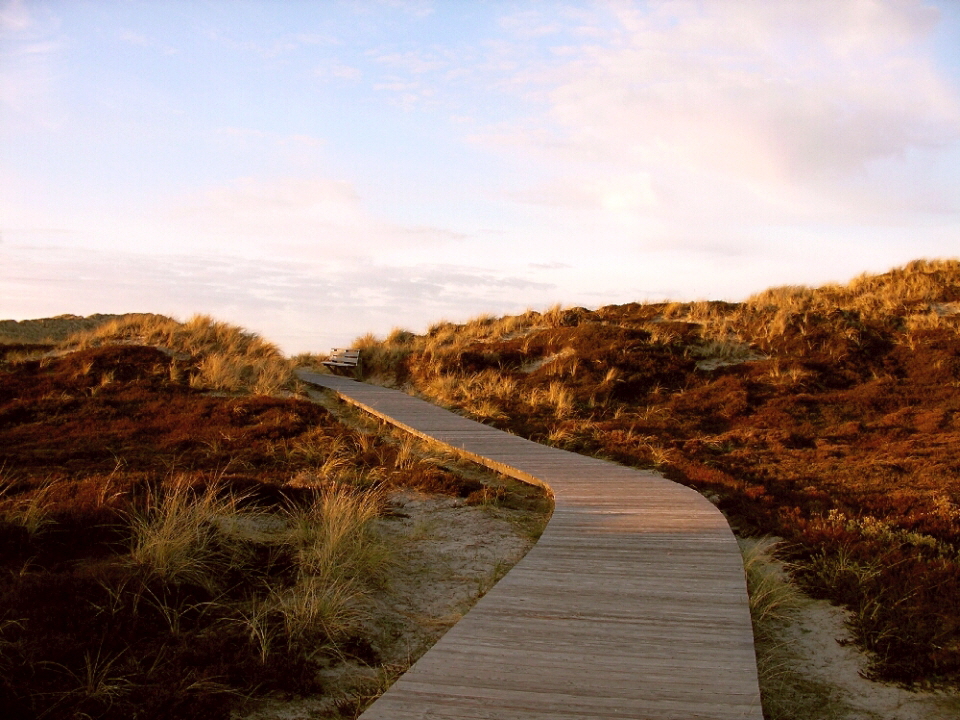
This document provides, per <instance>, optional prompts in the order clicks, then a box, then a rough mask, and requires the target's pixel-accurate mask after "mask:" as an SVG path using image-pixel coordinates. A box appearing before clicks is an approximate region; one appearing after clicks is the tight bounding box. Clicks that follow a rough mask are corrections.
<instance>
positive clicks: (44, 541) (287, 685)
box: [0, 324, 483, 720]
mask: <svg viewBox="0 0 960 720" xmlns="http://www.w3.org/2000/svg"><path fill="white" fill-rule="evenodd" d="M202 325H203V324H202ZM167 327H170V326H167ZM211 332H213V331H212V330H211ZM208 340H209V338H208ZM177 362H178V361H177V360H176V359H175V358H174V357H172V356H171V354H170V353H169V352H165V351H163V350H161V349H158V348H156V347H148V346H144V345H141V344H129V345H127V344H110V343H109V342H105V343H103V344H97V343H91V346H90V347H88V348H86V349H82V350H75V351H72V352H67V353H66V354H62V355H58V356H56V357H50V358H44V359H42V360H40V359H35V360H22V361H18V362H15V363H6V364H4V365H2V366H0V709H2V710H0V715H2V716H3V717H4V719H5V720H6V718H10V719H11V720H21V719H24V720H25V719H26V718H36V717H45V718H50V719H51V720H56V719H59V718H64V719H66V718H78V717H97V718H103V720H121V719H125V718H130V717H149V718H155V719H157V720H167V719H169V720H181V719H188V720H193V719H196V720H208V719H210V718H213V719H215V720H226V719H227V718H228V717H230V713H231V710H232V709H233V708H235V706H236V704H237V702H238V701H239V699H240V698H242V697H248V696H258V695H262V694H269V693H286V694H303V693H318V692H324V689H323V688H322V687H320V686H319V685H318V683H317V676H318V671H319V670H320V669H321V668H323V667H329V666H331V665H336V664H337V663H340V662H344V661H346V662H355V663H359V664H367V665H370V666H376V665H377V664H378V662H379V658H378V656H377V653H376V651H375V650H374V649H373V646H372V645H371V635H370V632H371V630H370V628H371V625H370V624H369V622H368V617H367V615H368V612H369V603H368V600H367V598H368V596H369V594H370V593H371V592H374V591H378V592H379V591H380V590H381V583H382V570H383V568H384V567H385V566H386V564H387V563H389V562H390V553H389V551H388V549H387V548H385V547H384V546H383V543H382V542H381V541H380V538H379V536H378V534H377V530H376V523H375V522H374V520H375V519H376V517H377V514H378V513H379V511H380V497H381V492H382V491H385V490H387V489H390V488H396V487H415V488H421V489H423V490H426V491H429V492H441V493H446V494H450V495H453V496H459V497H464V498H467V497H470V496H472V495H475V494H476V493H477V492H479V491H480V490H482V487H483V486H482V485H481V483H479V482H478V481H476V480H472V479H464V478H462V477H460V476H458V475H456V474H454V473H452V472H450V471H449V470H448V469H447V468H446V466H447V465H448V464H449V463H448V462H447V461H444V462H443V463H438V462H433V461H428V460H424V459H422V458H420V457H419V455H418V454H417V453H415V452H414V451H413V450H412V449H411V448H410V447H409V446H405V445H403V444H402V443H397V442H394V441H392V440H391V439H390V438H385V437H382V436H381V435H380V433H379V431H377V430H376V428H374V429H373V430H371V431H364V432H361V431H358V430H354V429H350V428H347V427H345V426H343V425H342V424H341V423H340V422H338V421H337V420H336V419H335V418H334V417H333V416H332V415H331V413H330V412H329V411H327V410H326V409H324V408H323V407H321V406H319V405H317V404H314V403H310V402H307V401H305V400H302V399H298V398H293V397H287V398H278V397H266V396H250V395H245V396H237V395H232V396H224V395H215V394H210V393H201V392H198V391H196V390H195V389H193V388H191V387H190V383H189V382H188V380H187V378H186V377H183V378H179V379H177V378H176V377H173V376H172V373H171V368H172V367H174V365H175V364H176V363H177ZM105 377H109V378H110V382H108V383H106V384H104V383H103V378H105Z"/></svg>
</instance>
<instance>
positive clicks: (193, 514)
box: [129, 474, 244, 591]
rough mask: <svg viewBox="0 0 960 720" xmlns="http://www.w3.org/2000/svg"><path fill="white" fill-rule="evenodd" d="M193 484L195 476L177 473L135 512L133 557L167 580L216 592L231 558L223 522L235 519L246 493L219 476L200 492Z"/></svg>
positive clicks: (139, 565) (132, 518) (144, 568)
mask: <svg viewBox="0 0 960 720" xmlns="http://www.w3.org/2000/svg"><path fill="white" fill-rule="evenodd" d="M192 485H193V478H191V477H190V476H188V475H185V474H181V475H177V476H175V477H173V478H172V479H171V480H170V481H169V482H168V483H166V484H165V485H164V486H163V487H162V488H161V489H159V490H158V491H157V492H156V493H152V494H151V496H150V497H149V499H148V500H147V502H146V504H145V507H143V508H141V509H139V510H137V511H134V512H131V513H130V517H129V523H130V530H131V546H130V560H131V561H132V562H133V564H134V565H135V566H136V567H137V568H138V569H139V570H140V571H141V572H143V573H145V574H146V575H147V576H152V577H156V578H157V579H159V580H161V581H162V582H164V583H189V584H194V585H198V586H200V587H204V588H206V589H208V590H211V591H215V590H216V589H217V585H218V583H219V579H220V577H221V576H222V574H223V570H224V563H225V562H227V561H228V560H229V558H228V557H225V556H224V550H225V548H224V546H223V536H222V534H221V532H220V530H219V523H220V522H222V521H223V520H225V519H231V520H232V519H234V518H235V517H236V516H237V515H238V513H239V505H240V503H241V502H242V500H243V499H244V498H243V497H242V496H237V495H236V494H234V493H229V492H225V490H224V488H223V485H222V484H221V483H220V482H217V481H214V482H210V483H208V484H207V485H206V487H205V488H203V489H202V490H200V491H199V492H198V491H196V490H194V488H193V486H192Z"/></svg>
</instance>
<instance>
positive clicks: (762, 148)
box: [479, 0, 960, 220]
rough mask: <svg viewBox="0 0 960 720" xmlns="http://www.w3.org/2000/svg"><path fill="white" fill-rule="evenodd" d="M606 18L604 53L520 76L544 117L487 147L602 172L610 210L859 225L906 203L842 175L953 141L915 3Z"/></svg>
mask: <svg viewBox="0 0 960 720" xmlns="http://www.w3.org/2000/svg"><path fill="white" fill-rule="evenodd" d="M612 8H613V12H614V15H615V17H616V19H617V21H618V25H617V26H615V27H613V28H612V29H611V28H608V29H607V30H606V31H605V32H604V34H603V35H602V37H600V38H598V42H594V41H593V39H591V40H590V41H589V43H588V44H584V45H582V46H580V47H579V48H577V50H576V52H575V54H573V55H572V56H571V55H570V52H569V50H570V48H566V50H567V52H566V53H565V55H564V56H563V57H562V59H561V61H560V62H559V64H558V65H556V66H555V67H554V68H553V69H552V70H548V69H544V68H541V71H540V72H539V73H530V72H527V73H525V75H524V82H525V83H526V85H527V87H528V89H529V91H530V93H531V95H530V97H531V98H540V97H542V93H543V91H544V90H545V89H547V90H548V95H547V97H548V101H549V110H548V114H547V115H546V116H545V117H537V116H534V117H531V118H529V119H528V121H527V123H526V124H524V125H521V126H519V127H518V126H517V124H511V125H509V126H507V128H505V129H497V128H490V129H488V131H487V133H486V134H484V135H481V136H479V137H480V139H481V140H482V141H484V142H486V143H488V144H491V145H512V146H513V147H515V148H521V149H524V150H526V151H527V152H535V153H537V155H538V156H539V157H540V158H541V159H543V160H545V161H546V162H552V163H554V164H555V165H554V172H555V173H558V174H561V175H567V176H569V174H572V173H577V174H582V173H583V172H584V168H588V170H587V172H588V173H589V172H590V171H589V168H590V167H594V168H599V169H600V170H601V171H602V172H603V173H604V174H606V175H607V177H608V179H607V180H597V181H594V182H593V186H594V187H593V189H592V190H591V189H590V188H589V187H588V186H589V184H590V183H580V185H581V188H580V190H581V191H582V193H581V194H586V195H589V194H591V193H593V194H595V195H597V196H598V197H599V198H600V202H601V205H603V206H605V207H607V208H608V209H611V210H624V209H628V208H634V209H636V210H637V211H638V212H640V211H644V212H646V211H650V210H651V209H652V208H657V210H656V212H658V213H661V214H665V215H666V216H670V217H672V218H673V219H674V220H676V219H678V218H681V217H682V216H684V215H688V214H689V213H690V212H691V209H696V211H698V212H707V213H711V212H716V213H718V214H719V215H720V216H729V215H730V214H731V212H733V214H737V213H739V214H741V215H743V214H744V211H746V212H745V215H746V217H755V218H757V219H760V220H763V219H764V218H765V216H768V215H777V216H779V217H781V219H787V218H790V217H793V218H794V219H802V218H808V217H810V216H811V215H817V214H822V213H824V212H826V213H827V215H828V216H830V217H834V218H840V217H843V216H848V217H862V216H863V215H866V214H869V213H873V212H875V211H876V210H877V208H878V207H881V208H886V209H887V210H888V211H889V210H896V209H898V207H900V206H902V205H903V204H904V203H905V202H906V201H907V198H909V196H910V193H905V194H901V193H900V192H899V189H898V188H894V193H893V196H892V197H891V196H889V195H886V196H881V197H873V198H871V197H869V196H868V194H867V193H865V192H858V193H850V192H849V188H848V187H847V186H846V185H845V184H844V183H845V182H846V181H847V180H848V179H849V178H851V177H853V178H856V177H858V176H860V175H869V174H870V173H871V172H876V171H877V170H876V164H877V162H878V161H883V160H886V159H890V158H894V159H896V158H902V157H903V156H904V155H905V154H907V153H908V152H911V151H912V150H913V149H919V150H920V151H921V152H923V151H933V152H936V151H939V150H941V149H943V148H945V147H948V146H950V145H951V144H952V143H957V142H958V140H960V94H958V88H957V87H956V85H955V84H954V83H952V82H951V81H949V80H947V79H946V78H945V77H944V76H943V75H942V74H941V73H940V72H939V71H938V68H937V67H936V65H935V61H934V58H933V55H932V53H931V50H930V47H928V46H927V44H925V42H926V36H927V34H928V33H929V32H930V30H931V29H932V27H933V26H934V24H935V22H936V19H937V17H936V12H935V11H934V10H931V9H930V8H928V7H925V6H923V5H921V4H920V3H918V2H910V1H904V2H896V3H884V2H870V1H869V0H862V1H860V2H850V3H835V2H798V3H788V2H777V3H742V2H703V3H668V2H664V3H650V4H649V7H648V6H647V5H644V6H636V5H633V4H618V5H613V6H612ZM594 30H596V27H594ZM594 34H596V33H595V32H594ZM544 120H548V121H549V122H548V123H547V124H544V122H543V121H544ZM593 172H594V173H596V172H597V170H596V169H595V170H594V171H593ZM630 177H633V178H635V180H634V185H633V187H632V189H628V188H629V187H630V186H629V183H630V181H629V180H626V178H630ZM563 182H565V183H566V184H567V185H568V186H569V184H570V183H569V181H566V180H565V181H563ZM625 183H626V184H625ZM604 184H606V185H607V186H609V187H607V188H606V189H604ZM884 185H885V184H884V183H882V182H877V183H873V186H874V190H875V191H879V189H880V188H881V187H883V186H884ZM886 185H887V186H889V183H887V184H886ZM568 190H569V187H568ZM929 190H930V192H936V189H935V188H930V189H929ZM944 191H945V192H950V190H947V189H945V190H944ZM537 193H539V194H540V195H541V196H542V197H543V199H544V202H547V203H550V202H553V201H554V199H553V197H552V196H556V192H555V189H554V192H551V191H550V190H549V188H541V189H537V188H532V189H531V190H530V193H529V194H528V195H532V194H537ZM568 194H569V193H568ZM731 203H733V204H731Z"/></svg>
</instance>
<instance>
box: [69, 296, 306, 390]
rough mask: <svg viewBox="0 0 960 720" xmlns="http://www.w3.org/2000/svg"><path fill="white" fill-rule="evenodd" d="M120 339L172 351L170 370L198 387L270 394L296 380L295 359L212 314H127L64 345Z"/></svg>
mask: <svg viewBox="0 0 960 720" xmlns="http://www.w3.org/2000/svg"><path fill="white" fill-rule="evenodd" d="M117 343H125V344H139V345H151V346H154V347H160V348H163V349H164V350H166V351H168V352H170V353H172V354H173V355H174V357H175V358H177V363H175V364H174V365H173V366H171V372H172V373H174V375H175V376H176V374H177V373H178V372H179V373H183V374H185V376H186V377H187V378H188V379H189V383H190V385H191V386H192V387H196V388H204V389H211V390H220V391H225V392H253V393H255V394H260V395H270V394H274V393H276V392H279V391H280V390H283V389H290V388H291V387H292V384H293V374H292V364H291V363H290V361H289V360H287V359H286V358H284V357H283V355H282V354H281V353H280V351H279V350H278V349H277V348H276V346H275V345H273V344H272V343H269V342H267V341H266V340H264V339H263V338H261V337H260V336H259V335H257V334H256V333H251V332H247V331H246V330H243V329H242V328H239V327H236V326H234V325H231V324H229V323H225V322H221V321H218V320H214V319H213V318H211V317H210V316H208V315H195V316H193V317H192V318H190V319H189V320H187V321H186V322H178V321H176V320H173V319H171V318H168V317H164V316H162V315H147V314H133V315H124V316H121V317H119V318H116V319H114V320H111V321H109V322H106V323H104V324H102V325H99V326H97V327H95V328H93V329H91V330H87V331H82V332H79V333H76V334H74V335H72V336H70V337H69V338H67V339H66V340H65V341H63V343H62V347H64V348H67V349H71V350H78V349H80V350H82V349H87V348H95V347H102V346H104V345H108V344H117ZM181 363H183V364H184V365H185V367H184V366H183V365H181Z"/></svg>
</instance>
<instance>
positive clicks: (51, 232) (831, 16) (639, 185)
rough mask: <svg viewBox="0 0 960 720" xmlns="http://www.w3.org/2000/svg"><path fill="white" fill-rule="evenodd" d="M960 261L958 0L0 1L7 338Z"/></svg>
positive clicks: (825, 275)
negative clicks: (115, 325) (53, 330)
mask: <svg viewBox="0 0 960 720" xmlns="http://www.w3.org/2000/svg"><path fill="white" fill-rule="evenodd" d="M957 256H960V1H958V0H943V1H940V2H934V1H931V0H882V1H881V0H823V1H820V0H799V1H797V2H790V1H788V0H778V1H777V2H765V1H762V0H756V1H755V2H751V1H750V0H738V1H736V2H734V1H731V2H725V1H724V0H710V1H704V2H692V1H690V2H683V1H670V2H667V1H664V2H653V1H651V2H559V1H552V0H543V1H541V2H535V1H534V0H527V1H523V2H521V1H515V2H505V1H504V2H500V1H497V0H489V1H486V2H483V1H481V0H477V1H476V2H468V1H467V0H433V1H430V0H422V1H421V0H410V1H409V2H407V1H402V0H382V1H380V2H374V1H373V0H369V1H367V0H356V1H353V2H337V1H336V0H324V1H315V2H309V1H307V0H290V1H289V2H278V1H275V0H274V1H261V2H255V1H253V0H229V1H223V2H219V1H205V0H177V1H174V0H152V1H142V2H137V1H134V0H123V1H121V0H116V1H113V0H61V1H55V0H49V1H45V0H0V318H12V319H28V318H39V317H49V316H53V315H59V314H64V313H72V314H77V315H89V314H92V313H98V312H100V313H123V312H157V313H162V314H165V315H170V316H173V317H177V318H179V319H182V320H185V319H187V318H189V317H190V316H192V315H193V314H195V313H204V314H210V315H213V316H214V317H216V318H218V319H221V320H225V321H229V322H232V323H236V324H239V325H241V326H243V327H245V328H247V329H248V330H251V331H254V332H257V333H259V334H261V335H263V336H264V337H266V338H267V339H269V340H271V341H273V342H275V343H277V344H278V345H279V346H280V347H281V349H283V350H284V351H285V352H287V353H289V354H293V353H299V352H308V351H309V352H326V351H327V350H328V349H329V348H330V347H332V346H340V345H346V344H349V343H350V341H351V340H352V339H354V338H356V337H358V336H360V335H363V334H366V333H368V332H373V333H375V334H378V335H384V334H386V333H388V332H389V331H390V330H391V329H392V328H394V327H403V328H407V329H410V330H414V331H417V332H420V331H423V330H424V329H426V327H427V326H429V325H430V324H432V323H433V322H437V321H440V320H453V321H462V320H465V319H467V318H470V317H474V316H477V315H480V314H486V313H490V314H496V315H500V314H505V313H517V312H522V311H523V310H525V309H527V308H534V309H540V310H543V309H545V308H547V307H550V306H552V305H554V304H555V303H560V304H562V305H564V306H574V305H581V306H585V307H588V308H596V307H599V306H602V305H607V304H614V303H625V302H634V301H638V302H639V301H660V300H665V299H675V300H697V299H716V300H719V299H723V300H730V301H739V300H743V299H745V298H746V297H748V296H749V295H751V294H753V293H755V292H759V291H761V290H764V289H766V288H768V287H772V286H777V285H795V284H805V285H821V284H824V283H827V282H846V281H847V280H849V279H850V278H852V277H854V276H856V275H858V274H860V273H863V272H884V271H886V270H888V269H890V268H891V267H894V266H897V265H902V264H904V263H906V262H908V261H910V260H912V259H915V258H920V257H927V258H935V257H957Z"/></svg>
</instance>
